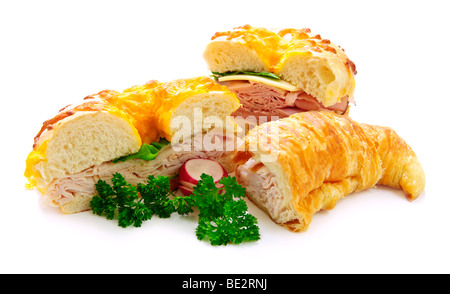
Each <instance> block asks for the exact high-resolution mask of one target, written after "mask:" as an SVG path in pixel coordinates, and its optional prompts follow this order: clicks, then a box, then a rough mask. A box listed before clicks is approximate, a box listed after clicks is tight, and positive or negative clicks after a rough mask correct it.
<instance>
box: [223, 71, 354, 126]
mask: <svg viewBox="0 0 450 294" xmlns="http://www.w3.org/2000/svg"><path fill="white" fill-rule="evenodd" d="M218 81H219V82H220V83H221V84H222V85H224V86H226V87H227V88H228V89H229V90H231V91H232V92H234V93H235V94H236V96H237V97H238V99H239V100H240V102H241V107H240V108H239V109H238V110H236V111H235V112H234V113H233V114H232V115H233V116H235V117H236V116H242V117H243V118H248V117H250V116H254V117H255V118H256V119H257V120H259V119H260V118H261V117H266V118H267V120H266V121H270V120H272V119H273V118H272V117H275V118H284V117H288V116H290V115H292V114H294V113H298V112H304V111H319V110H325V109H326V110H331V111H334V112H336V113H337V114H344V113H345V112H346V111H347V108H348V106H349V102H353V100H351V99H349V98H348V96H344V97H342V98H341V100H340V101H339V102H338V103H336V104H334V105H331V106H328V107H325V106H324V105H323V104H322V103H321V102H319V101H318V100H317V99H316V98H315V97H313V96H311V95H309V94H308V93H306V92H305V91H303V90H302V89H300V88H298V87H296V86H294V85H292V84H290V83H288V82H286V81H284V80H281V79H277V80H276V79H272V78H266V77H256V76H251V75H235V76H222V77H219V78H218ZM353 103H354V102H353Z"/></svg>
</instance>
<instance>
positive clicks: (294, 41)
mask: <svg viewBox="0 0 450 294" xmlns="http://www.w3.org/2000/svg"><path fill="white" fill-rule="evenodd" d="M203 56H204V59H205V60H206V63H207V65H208V68H209V70H210V71H212V73H213V75H214V77H215V78H216V79H217V80H218V81H219V82H220V83H221V84H223V85H225V86H227V87H228V88H229V89H230V90H231V91H233V92H235V93H236V95H237V97H238V98H239V100H240V102H241V104H242V107H240V108H239V109H238V110H237V111H236V112H234V113H233V115H234V116H242V117H243V118H247V117H256V118H257V120H258V122H259V121H260V120H259V117H262V118H263V119H264V121H270V120H274V119H277V118H283V117H288V116H289V115H291V114H294V113H298V112H303V111H309V110H323V109H327V110H331V111H334V112H336V113H338V114H345V113H347V112H348V107H349V102H352V101H353V94H354V89H355V78H354V77H355V74H356V68H355V64H354V63H353V62H352V61H351V60H350V59H349V58H348V57H347V55H346V53H345V52H344V50H343V49H342V48H341V47H340V46H337V45H335V44H333V43H332V42H330V40H328V39H323V38H322V37H321V36H320V35H318V34H316V35H313V34H311V31H310V30H309V29H281V30H269V29H266V28H258V27H252V26H250V25H245V26H241V27H236V28H234V29H233V30H231V31H226V32H217V33H216V34H215V35H214V36H213V37H212V38H211V42H210V43H209V44H208V45H207V47H206V49H205V51H204V55H203ZM266 117H267V119H266Z"/></svg>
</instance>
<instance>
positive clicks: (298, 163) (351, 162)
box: [233, 111, 425, 232]
mask: <svg viewBox="0 0 450 294" xmlns="http://www.w3.org/2000/svg"><path fill="white" fill-rule="evenodd" d="M233 162H234V163H235V164H236V177H237V179H238V182H239V183H240V184H241V185H243V186H244V187H245V188H246V190H247V194H248V197H249V198H250V199H251V200H252V201H253V202H254V203H255V204H256V205H257V206H259V207H260V208H261V209H263V210H264V211H266V212H267V213H268V215H269V216H270V217H271V218H272V219H273V220H274V221H275V222H276V223H277V224H280V225H282V226H285V227H287V228H288V229H289V230H291V231H294V232H300V231H305V230H306V229H307V228H308V226H309V225H310V223H311V220H312V216H313V215H314V214H315V213H316V212H318V211H319V210H321V209H332V208H334V207H335V205H336V202H337V201H338V200H339V199H341V198H343V197H344V196H346V195H348V194H350V193H352V192H355V191H360V190H364V189H368V188H371V187H374V186H375V185H377V184H381V185H387V186H390V187H393V188H396V189H402V190H403V191H404V193H405V195H406V197H407V199H409V200H414V199H416V198H417V197H419V196H420V195H421V193H422V192H423V190H424V187H425V174H424V171H423V169H422V167H421V165H420V163H419V160H418V159H417V156H416V154H415V153H414V151H413V150H412V149H411V147H410V146H408V145H407V143H406V142H405V141H404V140H403V139H402V138H401V137H400V136H399V135H398V134H397V133H396V132H395V131H394V130H392V129H391V128H388V127H381V126H373V125H368V124H363V123H358V122H355V121H353V120H352V119H351V118H349V117H348V116H343V115H338V114H335V113H333V112H331V111H320V112H314V111H311V112H303V113H298V114H294V115H292V116H290V117H288V118H283V119H281V120H278V121H272V122H268V123H265V124H262V125H260V126H258V127H256V128H254V129H252V130H251V131H250V132H249V133H248V134H247V136H246V137H245V138H244V143H243V144H242V145H241V146H239V149H238V150H237V152H236V153H235V155H234V158H233Z"/></svg>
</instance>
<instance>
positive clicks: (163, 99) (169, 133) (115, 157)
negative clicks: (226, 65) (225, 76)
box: [25, 77, 240, 213]
mask: <svg viewBox="0 0 450 294" xmlns="http://www.w3.org/2000/svg"><path fill="white" fill-rule="evenodd" d="M239 106H240V104H239V101H238V99H237V98H236V96H235V94H234V93H232V92H231V91H229V90H228V89H227V88H226V87H224V86H222V85H220V84H218V83H216V82H215V81H214V80H213V79H211V78H208V77H197V78H191V79H180V80H175V81H171V82H158V81H150V82H148V83H146V84H144V85H138V86H134V87H131V88H129V89H126V90H124V91H122V92H117V91H112V90H105V91H101V92H99V93H97V94H95V95H91V96H87V97H86V98H84V100H83V101H82V102H81V103H79V104H75V105H70V106H67V107H65V108H63V109H61V110H60V111H59V113H58V114H57V115H56V116H55V117H53V118H52V119H49V120H47V121H45V122H44V123H43V126H42V128H41V130H40V131H39V132H38V134H37V135H36V137H35V139H34V144H33V149H32V151H31V152H30V153H29V155H28V157H27V160H26V170H25V176H26V178H27V179H28V182H29V183H28V186H29V187H30V188H37V190H38V191H39V192H40V193H41V194H42V195H43V198H44V199H46V200H48V202H49V203H51V204H52V205H54V206H57V207H60V209H61V211H63V212H64V213H76V212H80V211H84V210H89V209H90V208H89V204H90V200H91V198H92V197H93V196H94V195H95V187H94V183H96V182H97V181H98V180H99V179H104V180H108V179H110V178H111V176H112V175H113V174H114V173H116V172H118V173H121V174H122V175H124V177H125V178H126V179H127V181H128V182H129V183H131V184H137V183H139V182H145V180H146V179H147V177H148V175H150V174H154V175H165V176H174V175H176V174H177V173H178V170H179V169H180V167H181V165H182V164H183V163H184V162H185V161H187V160H188V159H190V158H212V159H217V160H218V161H219V162H220V161H221V160H223V161H224V162H223V165H224V167H225V168H228V169H230V165H227V162H228V160H227V159H226V157H227V156H228V155H227V154H228V153H229V152H227V151H226V150H225V148H216V149H213V148H207V149H205V148H202V146H201V145H198V144H197V143H196V142H197V141H198V140H197V139H196V138H199V139H200V144H201V142H202V141H201V140H202V138H203V137H204V136H206V134H211V132H212V130H213V129H216V127H217V126H214V125H213V124H205V123H204V122H203V121H202V120H199V119H198V118H196V117H195V114H198V113H200V115H201V116H203V117H212V116H213V117H214V118H215V119H216V122H217V121H218V122H219V124H220V123H221V124H222V126H223V127H224V128H225V125H226V124H227V117H228V116H229V115H230V114H231V113H232V112H234V111H235V110H236V109H238V108H239ZM186 126H187V127H186ZM198 134H200V135H199V136H198ZM217 134H218V135H217V140H225V139H226V137H224V136H223V135H219V133H217ZM212 136H215V134H214V133H213V134H212ZM199 146H200V147H199ZM216 146H217V145H216ZM144 147H145V148H144ZM145 152H147V153H148V152H150V153H149V154H147V155H146V156H149V157H150V158H147V159H142V158H141V157H139V156H135V155H136V154H141V153H145ZM156 155H157V156H156Z"/></svg>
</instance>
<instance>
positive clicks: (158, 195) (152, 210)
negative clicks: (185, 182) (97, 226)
mask: <svg viewBox="0 0 450 294" xmlns="http://www.w3.org/2000/svg"><path fill="white" fill-rule="evenodd" d="M111 182H112V187H111V186H110V185H109V184H108V183H106V181H103V180H99V181H98V182H97V184H95V188H96V190H97V194H98V195H96V196H94V197H93V198H92V200H91V203H90V206H91V209H92V212H93V213H94V214H97V215H102V214H104V215H105V216H106V218H107V219H114V217H115V216H117V218H118V224H119V226H121V227H123V228H125V227H128V226H130V225H133V226H135V227H140V226H141V225H142V223H143V222H144V221H146V220H150V219H151V218H152V216H153V215H154V214H156V215H158V216H159V217H161V218H167V217H169V216H170V215H171V214H172V213H174V212H178V213H179V214H188V213H190V212H192V211H193V210H192V203H190V202H189V201H190V199H185V198H184V197H178V196H174V197H173V199H169V196H173V194H172V191H171V190H170V179H169V177H164V176H158V177H155V176H149V177H148V179H147V183H146V184H138V185H137V187H134V186H132V185H130V184H128V183H127V182H126V180H125V179H124V177H123V176H122V175H121V174H119V173H115V174H114V175H113V177H112V179H111Z"/></svg>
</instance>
